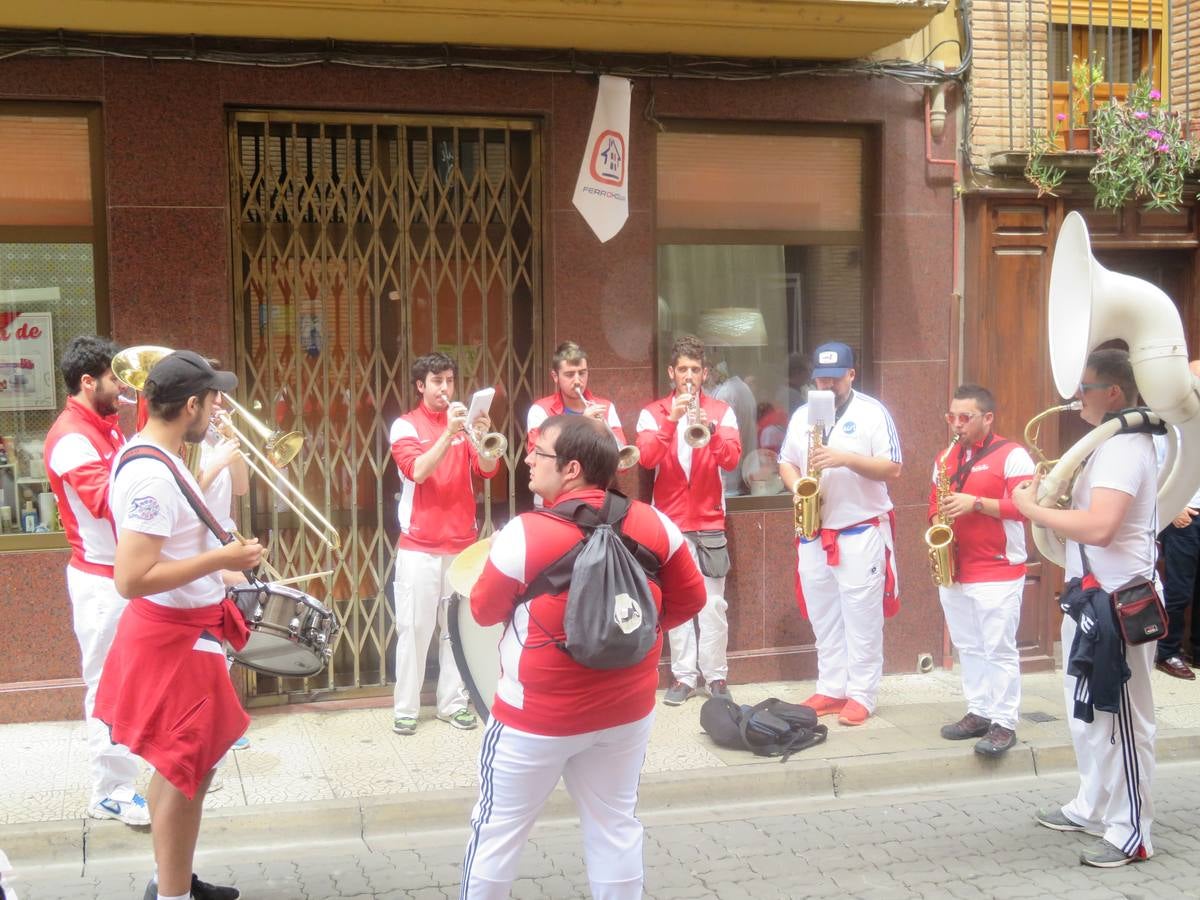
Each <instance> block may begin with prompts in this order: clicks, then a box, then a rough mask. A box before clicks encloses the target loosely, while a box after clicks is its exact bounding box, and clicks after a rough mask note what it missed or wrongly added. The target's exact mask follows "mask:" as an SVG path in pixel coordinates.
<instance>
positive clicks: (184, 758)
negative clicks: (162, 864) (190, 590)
mask: <svg viewBox="0 0 1200 900" xmlns="http://www.w3.org/2000/svg"><path fill="white" fill-rule="evenodd" d="M247 636H248V632H247V630H246V624H245V622H244V621H243V620H242V617H241V613H239V612H238V610H237V607H236V606H234V605H233V602H232V601H230V600H224V601H223V602H221V603H218V604H213V605H212V606H205V607H201V608H199V609H175V608H172V607H166V606H160V605H158V604H157V603H152V602H150V601H149V600H145V599H142V598H140V597H138V598H135V599H133V600H131V601H130V602H129V606H128V607H126V609H125V612H124V614H123V615H122V616H121V621H120V622H119V623H118V625H117V634H116V637H115V638H114V639H113V644H112V648H111V649H110V650H109V652H108V658H107V659H106V660H105V662H104V672H103V674H102V675H101V676H100V687H99V689H98V690H97V693H96V710H95V716H96V718H97V719H99V720H100V721H102V722H104V723H105V724H107V725H108V727H109V732H110V734H111V736H112V740H113V743H117V744H124V745H125V746H126V747H128V748H129V749H130V750H132V751H133V752H134V753H135V754H137V755H138V756H140V757H141V758H142V759H144V760H146V762H148V763H150V765H152V766H154V768H155V769H156V770H157V771H158V772H159V773H161V774H162V776H163V777H164V778H166V779H167V781H169V782H170V783H171V784H173V785H174V786H175V787H176V788H178V789H179V791H180V792H182V793H183V794H184V796H186V797H187V798H188V799H189V800H191V799H192V798H193V797H195V795H196V792H197V790H198V789H199V787H200V783H201V782H202V781H203V780H204V778H205V777H206V776H207V775H208V773H209V771H211V770H212V768H213V766H215V765H216V764H217V762H218V761H219V760H220V759H221V757H222V756H224V755H225V753H226V751H227V750H229V748H230V747H231V746H232V745H233V742H234V741H236V740H237V739H238V738H239V737H240V736H241V735H242V734H243V733H244V732H245V730H246V727H247V726H248V725H249V724H250V717H249V716H247V715H246V712H245V710H243V709H242V704H241V701H240V700H239V699H238V696H237V693H236V692H235V691H234V689H233V683H232V682H231V681H230V680H229V672H228V668H227V667H226V664H225V654H224V652H223V651H222V650H221V649H220V647H219V644H214V642H213V640H210V637H211V638H212V639H215V641H217V642H220V641H222V640H228V641H229V643H230V644H232V645H233V646H234V648H235V649H240V648H241V647H244V646H245V644H246V638H247Z"/></svg>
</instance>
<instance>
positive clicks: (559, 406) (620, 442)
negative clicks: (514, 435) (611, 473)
mask: <svg viewBox="0 0 1200 900" xmlns="http://www.w3.org/2000/svg"><path fill="white" fill-rule="evenodd" d="M583 399H584V400H586V401H587V402H588V403H603V404H604V405H606V406H607V407H608V427H609V428H611V429H612V431H613V434H614V435H616V438H617V446H618V447H624V446H625V443H626V441H625V429H623V428H622V427H621V418H620V416H618V415H617V407H616V405H615V404H614V403H613V402H612V401H611V400H609V399H608V398H607V397H601V396H600V395H599V394H593V393H592V392H591V391H586V390H585V391H584V392H583ZM566 409H567V407H566V404H565V403H564V402H563V396H562V391H555V392H554V393H553V394H551V395H550V396H549V397H543V398H542V399H541V400H534V401H533V406H531V407H529V412H528V413H526V414H525V427H526V429H527V430H528V431H529V439H528V441H527V442H526V446H525V452H526V453H528V452H529V451H530V450H532V449H533V442H534V441H535V440H537V436H538V432H539V431H541V430H542V423H543V422H545V421H546V420H547V419H548V418H550V417H551V416H560V415H562V414H563V413H564V412H565V411H566Z"/></svg>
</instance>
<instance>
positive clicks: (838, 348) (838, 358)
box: [812, 341, 854, 378]
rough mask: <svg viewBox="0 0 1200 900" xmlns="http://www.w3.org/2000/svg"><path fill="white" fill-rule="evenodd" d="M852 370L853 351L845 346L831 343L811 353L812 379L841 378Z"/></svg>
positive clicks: (835, 342) (834, 342)
mask: <svg viewBox="0 0 1200 900" xmlns="http://www.w3.org/2000/svg"><path fill="white" fill-rule="evenodd" d="M853 368H854V351H853V350H851V349H850V347H849V346H847V345H846V344H842V343H839V342H838V341H831V342H829V343H828V344H822V345H821V346H820V347H818V348H817V349H816V350H814V351H813V371H812V377H813V378H841V377H842V376H843V375H845V374H846V372H847V370H849V369H853Z"/></svg>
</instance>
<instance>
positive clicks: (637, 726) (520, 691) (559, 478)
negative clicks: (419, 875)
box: [461, 415, 704, 900]
mask: <svg viewBox="0 0 1200 900" xmlns="http://www.w3.org/2000/svg"><path fill="white" fill-rule="evenodd" d="M526 462H527V463H528V465H529V473H530V474H529V487H530V489H531V490H532V491H533V492H534V493H536V494H538V495H540V496H541V497H542V499H543V500H544V501H545V503H546V506H548V507H553V506H555V505H557V504H559V503H564V502H568V501H571V500H576V499H578V500H581V501H582V502H583V503H585V504H586V505H588V506H591V507H593V508H594V509H600V508H601V507H602V506H603V504H604V502H605V493H604V490H605V487H606V486H607V485H609V484H610V483H611V482H612V478H613V475H614V474H615V473H616V469H617V447H616V444H615V443H614V442H613V440H612V436H611V435H610V434H609V432H608V429H607V428H605V427H604V426H603V425H601V424H600V423H599V422H596V421H595V420H592V419H589V418H585V417H582V416H563V415H560V416H554V417H552V418H549V419H547V420H546V421H545V422H544V423H543V427H542V430H541V433H540V434H539V435H538V437H537V442H536V443H535V444H534V446H533V448H532V449H531V450H530V451H529V455H528V456H527V457H526ZM621 531H622V533H623V534H624V535H625V536H626V537H627V538H628V539H631V540H632V541H635V542H636V543H637V544H638V545H640V547H641V548H642V549H641V550H639V557H640V556H641V553H642V552H643V550H644V551H645V552H646V553H648V554H650V555H651V556H652V557H653V559H654V561H655V562H657V570H658V571H657V575H656V576H655V577H654V578H652V579H650V591H651V594H652V595H653V597H654V601H655V605H656V606H657V607H658V610H659V614H658V615H659V622H658V624H659V632H658V634H657V640H656V641H655V643H654V646H653V647H652V648H651V649H650V651H649V652H648V653H647V654H646V656H645V657H644V658H643V659H642V660H641V661H639V662H636V663H634V664H633V665H630V666H626V667H622V668H612V669H592V668H588V667H586V666H583V665H581V664H580V663H578V662H576V661H575V660H574V659H573V658H572V657H571V656H570V655H568V654H567V653H566V652H564V651H563V650H562V649H560V648H559V646H558V645H557V642H560V641H564V640H565V639H566V634H565V631H564V625H563V617H564V614H565V612H566V607H567V595H568V593H569V587H568V588H567V589H564V590H562V591H561V592H559V593H553V588H552V587H551V588H548V589H543V588H545V586H546V584H547V580H546V579H545V578H540V577H539V576H541V575H542V573H543V572H545V571H546V570H547V568H549V567H551V565H552V564H553V563H554V562H556V561H557V560H559V559H560V558H561V557H562V556H563V555H564V554H565V553H567V552H568V551H570V550H571V549H572V548H573V547H575V546H577V545H578V543H579V541H580V540H581V531H580V529H579V528H578V527H577V526H576V525H574V524H573V523H572V522H569V521H567V520H565V519H561V518H556V517H554V516H551V515H547V514H545V513H539V512H528V513H523V514H522V515H519V516H517V517H516V518H515V519H513V520H512V521H510V522H509V523H508V524H507V525H505V526H504V528H503V529H501V530H500V532H499V533H497V535H496V537H495V539H494V541H493V542H492V547H491V553H490V555H489V557H488V560H487V563H486V564H485V566H484V569H483V573H482V574H481V575H480V577H479V580H478V581H477V582H476V584H475V587H474V588H473V589H472V591H471V611H472V612H473V613H474V615H475V618H476V620H477V621H478V622H479V623H480V624H482V625H491V624H496V623H501V622H503V623H505V625H506V627H505V630H504V635H503V637H502V638H501V639H500V657H501V672H500V681H499V684H498V685H497V688H496V699H495V702H494V704H493V706H492V718H491V720H490V721H489V722H488V726H487V730H486V732H485V733H484V736H483V747H482V749H481V750H480V755H479V780H480V790H479V800H478V802H477V803H476V804H475V809H474V812H473V813H472V814H471V837H470V839H469V841H468V843H467V849H466V853H465V856H464V858H463V870H462V893H461V896H462V897H463V898H464V900H493V898H503V897H507V896H508V894H509V888H510V887H511V886H512V882H513V879H515V878H516V877H517V868H518V865H519V862H520V856H521V850H522V849H523V847H524V844H525V840H526V838H527V837H528V835H529V831H530V829H531V828H533V824H534V821H535V820H536V819H537V816H538V813H539V812H540V811H541V808H542V806H543V804H545V802H546V798H547V797H549V796H550V792H551V791H553V790H554V787H555V785H557V784H558V781H559V778H562V779H563V781H564V782H565V784H566V787H567V791H568V793H570V795H571V797H572V799H573V800H574V801H575V805H576V807H577V808H578V810H579V817H580V820H581V822H582V826H583V829H582V830H583V856H584V861H585V863H586V865H587V873H588V881H589V882H590V886H591V896H592V897H594V898H596V900H634V898H639V897H641V896H642V880H643V862H642V832H643V829H642V824H641V822H639V821H638V819H637V816H636V815H635V807H636V805H637V792H638V781H639V778H640V775H641V769H642V762H643V760H644V759H645V758H646V744H647V742H648V741H649V738H650V727H651V725H652V723H653V720H654V697H655V690H656V688H657V686H658V659H659V656H660V654H661V652H662V630H663V629H670V628H671V627H673V626H675V625H678V624H679V623H681V622H687V621H689V620H690V619H691V618H692V616H694V615H695V614H696V613H697V612H698V611H699V610H700V608H701V607H702V606H703V605H704V584H703V582H702V580H701V576H700V573H699V572H698V571H697V570H696V566H695V564H694V563H693V562H692V559H691V556H690V555H689V554H688V553H687V552H686V551H685V550H684V549H683V548H684V540H683V536H682V535H681V534H680V532H679V529H678V528H677V527H676V526H675V525H674V524H673V523H672V522H671V520H670V519H669V518H667V517H666V516H665V515H663V513H662V512H660V511H658V510H655V509H652V508H651V507H650V506H648V505H646V504H645V503H641V502H639V501H636V500H635V501H632V503H631V505H630V507H629V510H628V512H627V513H626V515H625V518H624V519H623V520H622V522H621ZM643 565H645V563H643ZM539 586H541V587H539ZM531 595H532V596H531ZM525 600H528V601H529V602H528V603H525V602H524V601H525Z"/></svg>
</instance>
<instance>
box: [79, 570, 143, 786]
mask: <svg viewBox="0 0 1200 900" xmlns="http://www.w3.org/2000/svg"><path fill="white" fill-rule="evenodd" d="M67 594H68V595H70V597H71V613H72V617H73V619H74V627H75V639H76V640H77V641H78V642H79V655H80V657H81V658H82V661H83V666H82V668H83V683H84V688H85V689H84V694H83V718H84V721H85V722H86V724H87V745H88V766H89V769H90V771H91V776H92V799H91V803H92V804H95V803H98V802H100V801H101V800H103V799H104V798H105V797H112V798H114V799H116V800H120V801H122V802H128V801H130V800H132V799H133V793H134V782H135V781H136V780H137V777H138V758H137V757H136V756H134V755H133V754H132V753H130V752H129V750H128V748H126V747H125V746H124V745H122V744H114V743H113V742H112V739H111V737H110V735H109V732H108V726H107V725H105V724H104V723H103V722H101V721H100V720H99V719H97V718H95V717H93V716H92V710H93V709H95V706H96V689H97V688H98V687H99V686H100V673H101V672H102V671H104V660H105V658H106V657H107V656H108V648H109V647H111V646H112V642H113V637H114V636H115V635H116V633H117V622H118V621H119V620H120V618H121V613H123V612H124V611H125V607H126V606H127V605H128V604H129V601H128V600H126V599H125V598H124V597H122V596H121V595H120V594H118V593H117V589H116V586H115V585H114V584H113V580H112V579H111V578H107V577H105V576H103V575H95V574H93V573H91V572H81V571H80V570H79V569H76V568H75V567H74V566H67Z"/></svg>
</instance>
